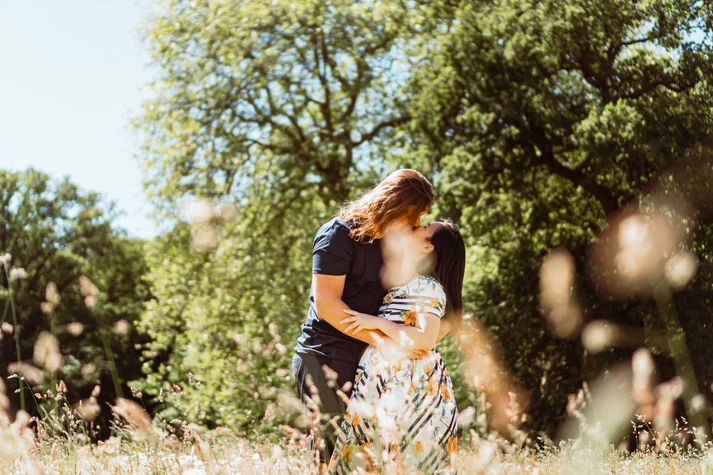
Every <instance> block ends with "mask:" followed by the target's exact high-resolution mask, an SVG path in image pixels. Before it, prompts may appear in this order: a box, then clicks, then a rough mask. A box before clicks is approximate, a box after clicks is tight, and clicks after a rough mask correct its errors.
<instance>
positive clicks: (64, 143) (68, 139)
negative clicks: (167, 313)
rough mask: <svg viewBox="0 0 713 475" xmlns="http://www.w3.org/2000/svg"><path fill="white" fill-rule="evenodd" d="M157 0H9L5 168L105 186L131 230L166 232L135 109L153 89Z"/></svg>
mask: <svg viewBox="0 0 713 475" xmlns="http://www.w3.org/2000/svg"><path fill="white" fill-rule="evenodd" d="M149 9H150V0H65V1H58V0H0V168H3V169H11V170H15V171H19V170H24V169H26V168H28V167H33V168H36V169H38V170H41V171H44V172H46V173H48V174H50V175H51V176H52V177H53V178H56V179H60V178H63V177H65V176H69V178H70V179H71V181H73V182H74V183H76V184H77V185H79V186H80V187H81V188H82V189H84V190H88V191H89V190H91V191H97V192H100V193H102V194H103V195H104V196H105V197H106V198H107V199H108V200H110V201H114V202H115V203H116V205H117V208H118V209H119V210H120V211H122V212H123V216H121V217H120V218H119V219H118V222H117V224H118V225H119V226H121V227H123V228H125V229H126V230H127V231H128V233H129V235H130V236H135V237H142V238H150V237H152V236H155V235H156V234H157V233H158V227H157V226H156V225H155V224H154V223H153V221H152V219H151V207H150V205H149V204H148V203H147V202H146V200H145V198H144V196H143V191H142V189H141V179H142V173H141V167H140V164H139V161H138V160H137V159H136V151H137V150H138V139H137V137H136V135H135V133H134V132H132V131H131V130H130V128H129V121H130V118H131V117H132V116H133V115H135V114H136V113H138V112H139V110H140V106H141V102H142V101H143V100H144V99H146V98H148V97H149V92H150V91H149V90H148V88H147V87H145V85H146V84H147V83H148V82H149V80H150V79H151V77H152V75H151V70H150V68H149V67H148V55H147V54H146V52H145V50H144V49H143V46H142V45H141V42H140V38H139V34H138V33H137V32H136V30H137V28H138V27H139V25H140V24H141V22H142V21H143V19H144V18H145V17H146V15H147V13H148V11H149Z"/></svg>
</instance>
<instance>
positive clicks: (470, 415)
mask: <svg viewBox="0 0 713 475" xmlns="http://www.w3.org/2000/svg"><path fill="white" fill-rule="evenodd" d="M474 418H475V408H474V407H473V406H468V407H466V408H465V409H464V410H463V411H462V412H461V413H460V414H458V426H459V427H466V426H471V425H473V419H474Z"/></svg>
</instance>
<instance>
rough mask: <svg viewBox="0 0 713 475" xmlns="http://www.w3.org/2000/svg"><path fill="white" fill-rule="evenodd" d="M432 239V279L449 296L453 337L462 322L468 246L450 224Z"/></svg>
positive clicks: (442, 222)
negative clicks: (466, 249) (466, 246)
mask: <svg viewBox="0 0 713 475" xmlns="http://www.w3.org/2000/svg"><path fill="white" fill-rule="evenodd" d="M439 224H440V226H439V227H438V229H436V231H435V232H434V233H433V235H432V236H431V243H432V244H433V254H434V261H433V277H434V278H435V279H436V280H437V281H438V282H440V283H441V285H442V286H443V289H444V290H445V292H446V317H447V318H448V321H449V322H450V323H451V332H450V335H451V336H452V335H455V334H456V333H457V332H458V330H459V329H460V326H461V322H462V321H463V276H464V275H465V243H464V242H463V237H462V236H461V235H460V232H459V231H458V228H457V227H456V226H455V225H454V224H453V223H452V222H451V221H450V220H446V221H440V222H439Z"/></svg>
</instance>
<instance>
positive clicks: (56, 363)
mask: <svg viewBox="0 0 713 475" xmlns="http://www.w3.org/2000/svg"><path fill="white" fill-rule="evenodd" d="M33 359H34V360H35V364H37V365H38V366H43V367H44V368H46V369H47V370H48V371H50V372H53V373H54V372H55V371H57V370H58V369H59V368H61V367H62V366H63V365H64V357H63V356H62V353H60V351H59V341H57V338H56V337H55V336H54V335H52V334H51V333H49V332H45V331H43V332H41V333H40V336H39V337H38V338H37V342H36V343H35V348H34V351H33Z"/></svg>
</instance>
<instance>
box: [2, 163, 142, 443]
mask: <svg viewBox="0 0 713 475" xmlns="http://www.w3.org/2000/svg"><path fill="white" fill-rule="evenodd" d="M0 185H1V186H0V188H1V189H2V191H0V249H2V251H3V253H8V254H9V255H10V256H11V260H10V261H9V262H6V263H7V266H6V269H7V270H10V267H12V268H13V269H14V272H12V271H10V273H8V272H3V274H2V277H1V278H0V284H1V285H2V287H1V288H0V298H2V305H3V308H4V310H5V311H4V313H3V317H2V318H3V322H5V323H7V324H13V323H14V322H13V318H12V316H13V313H14V314H15V317H16V320H17V321H16V323H17V325H16V326H15V327H14V328H13V335H12V336H10V335H8V334H3V337H4V338H3V339H2V341H1V342H0V345H2V352H3V361H5V362H7V363H11V362H17V360H18V359H19V360H20V361H21V362H23V363H27V364H35V363H34V362H33V361H32V360H33V348H34V346H35V344H36V341H37V340H38V336H39V334H40V333H41V332H45V333H51V334H52V335H54V337H56V338H57V339H58V340H59V351H60V352H61V353H62V354H63V360H64V365H62V366H61V367H60V368H59V369H58V370H57V371H56V372H55V371H54V370H51V369H52V368H51V367H50V370H51V371H50V370H46V377H45V383H44V384H39V385H35V386H33V388H32V391H28V388H27V387H26V386H24V385H23V386H22V387H23V388H24V389H23V390H22V391H21V393H20V394H15V393H14V390H15V389H18V384H19V381H18V380H17V379H10V380H9V383H10V387H9V391H8V394H9V395H10V396H12V402H13V403H14V404H15V405H16V407H18V408H19V406H20V400H21V398H22V399H25V400H26V401H25V409H26V410H28V411H30V412H33V413H35V412H36V411H37V409H38V406H37V405H36V404H35V403H34V402H30V401H31V400H32V399H33V398H35V396H33V393H34V392H40V393H42V392H44V391H45V390H47V389H50V390H52V391H53V392H55V391H56V388H55V386H54V384H53V382H54V383H56V382H58V381H59V380H63V381H65V383H66V387H67V393H66V399H65V403H70V404H73V403H76V402H78V401H79V400H80V399H83V398H87V397H89V394H90V393H91V392H92V389H93V388H94V386H95V384H99V385H100V386H101V388H102V390H101V396H100V400H101V401H109V402H111V403H113V402H114V398H115V397H116V396H117V395H119V394H117V389H116V388H117V387H118V391H123V392H125V394H124V395H125V396H127V397H128V396H130V393H129V388H128V386H127V382H128V381H129V380H131V379H134V378H136V377H137V376H138V375H140V374H141V363H140V361H139V352H138V351H137V350H136V348H134V346H133V345H134V344H135V343H137V342H141V341H143V339H144V337H142V336H139V335H138V334H137V333H136V331H135V330H133V329H132V328H131V324H132V323H133V322H134V321H136V320H137V319H138V317H139V314H140V313H141V311H142V308H143V301H144V300H145V299H146V298H147V297H148V292H147V288H146V286H145V285H144V283H143V281H142V278H143V275H144V273H145V272H146V270H145V264H144V259H143V249H142V247H143V243H142V242H141V241H138V240H133V239H127V238H126V237H125V236H124V235H123V233H122V232H121V231H119V230H117V229H115V228H114V227H113V226H112V218H113V217H114V216H115V214H114V212H113V211H112V208H111V206H108V205H106V204H105V203H104V201H103V200H102V199H101V197H100V196H99V195H97V194H96V193H85V192H82V191H81V190H80V189H79V188H78V187H77V186H76V185H74V184H72V183H70V182H69V181H68V180H63V181H54V180H51V179H50V177H49V176H48V175H46V174H44V173H41V172H39V171H35V170H32V169H29V170H26V171H24V172H10V171H4V170H3V171H0ZM17 269H23V270H24V272H20V273H19V274H18V271H17ZM23 274H24V277H22V275H23ZM12 275H14V277H15V278H10V279H8V276H12ZM80 276H85V277H87V278H89V279H91V281H93V283H94V284H93V285H95V286H96V287H97V291H95V290H94V288H93V287H91V286H92V284H91V283H88V282H85V285H87V286H89V287H90V292H89V293H91V294H92V298H93V299H94V300H91V301H87V300H86V299H85V296H84V295H83V294H82V291H81V290H80ZM50 282H51V283H53V284H54V286H53V285H52V284H50ZM10 288H12V292H13V296H14V306H13V305H11V303H12V302H11V295H10V291H9V289H10ZM50 288H52V289H53V290H48V289H50ZM85 293H87V289H86V288H85ZM57 295H58V298H59V301H58V302H57V301H56V296H57ZM48 301H55V303H54V304H52V305H51V306H48V304H47V302H48ZM50 307H51V308H50ZM90 307H92V308H90ZM116 322H123V323H120V324H119V327H118V328H115V327H114V325H115V324H116ZM124 323H126V324H128V326H126V325H124ZM117 330H119V331H117ZM125 330H126V331H125ZM16 343H17V344H19V347H18V346H17V345H16ZM17 351H19V358H18V355H17ZM114 364H115V365H116V366H115V368H114V367H112V365H114ZM50 366H51V365H50ZM7 369H8V367H7V364H6V365H3V367H2V368H0V371H1V372H2V373H1V374H2V375H3V378H4V377H6V376H7V375H8V373H7ZM114 369H115V371H114ZM112 373H113V374H114V375H116V374H118V375H119V377H120V378H123V379H122V380H120V381H116V382H117V383H118V386H115V384H114V381H113V379H114V378H112ZM36 402H38V403H39V404H40V405H42V404H43V400H42V399H39V400H38V401H36ZM50 402H51V401H50ZM45 409H48V410H49V409H51V408H50V407H45ZM110 418H111V416H110V414H109V411H108V407H107V408H106V410H105V411H104V416H103V417H102V418H100V419H98V420H97V421H96V424H97V425H99V426H101V429H100V430H99V431H98V433H97V435H98V436H100V437H101V436H106V435H107V434H108V432H109V424H108V422H109V419H110Z"/></svg>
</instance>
